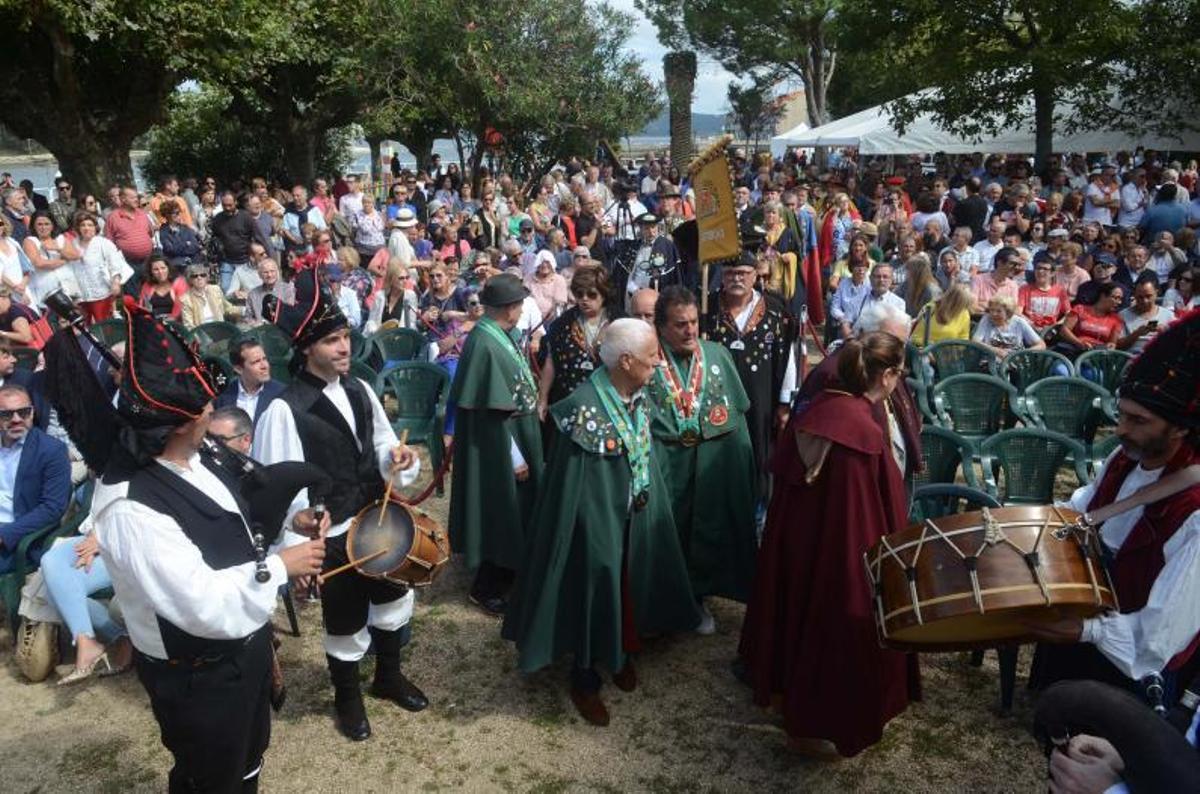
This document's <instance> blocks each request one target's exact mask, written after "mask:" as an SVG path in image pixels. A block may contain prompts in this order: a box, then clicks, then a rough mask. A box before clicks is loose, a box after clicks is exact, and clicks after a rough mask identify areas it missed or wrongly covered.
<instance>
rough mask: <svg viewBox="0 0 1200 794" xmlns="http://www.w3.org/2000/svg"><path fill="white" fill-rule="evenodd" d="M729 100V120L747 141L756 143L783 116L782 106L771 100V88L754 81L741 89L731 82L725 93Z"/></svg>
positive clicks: (767, 133) (772, 130) (772, 128)
mask: <svg viewBox="0 0 1200 794" xmlns="http://www.w3.org/2000/svg"><path fill="white" fill-rule="evenodd" d="M726 97H727V98H728V99H729V107H730V113H729V117H730V120H731V121H732V122H733V123H734V124H735V125H736V126H737V128H738V130H739V131H740V132H741V133H742V137H744V138H746V139H747V140H749V139H753V140H754V141H758V139H759V138H761V137H763V136H764V135H767V136H769V135H770V134H771V133H773V132H774V130H775V124H776V123H777V122H778V121H779V118H780V116H782V115H783V105H782V104H781V103H779V102H776V101H774V100H773V98H772V96H771V86H770V85H769V84H765V85H764V84H763V83H762V82H761V81H755V82H754V83H752V84H750V85H749V86H746V87H745V88H743V87H742V86H740V85H739V84H738V83H736V82H731V83H730V84H729V88H728V90H727V93H726Z"/></svg>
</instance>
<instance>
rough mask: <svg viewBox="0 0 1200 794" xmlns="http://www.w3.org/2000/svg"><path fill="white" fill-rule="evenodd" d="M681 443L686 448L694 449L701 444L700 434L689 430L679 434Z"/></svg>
mask: <svg viewBox="0 0 1200 794" xmlns="http://www.w3.org/2000/svg"><path fill="white" fill-rule="evenodd" d="M679 443H680V444H682V445H683V446H685V447H694V446H696V445H697V444H699V443H700V433H699V432H698V431H696V430H692V429H691V428H688V429H687V430H684V431H683V432H682V433H680V434H679Z"/></svg>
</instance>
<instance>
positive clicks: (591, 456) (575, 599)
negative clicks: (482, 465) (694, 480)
mask: <svg viewBox="0 0 1200 794" xmlns="http://www.w3.org/2000/svg"><path fill="white" fill-rule="evenodd" d="M550 410H551V413H552V414H553V417H554V421H555V423H556V425H557V426H558V428H559V430H561V432H558V433H555V434H554V439H553V442H552V446H551V451H550V458H549V463H548V464H547V466H546V472H545V476H544V479H543V486H542V492H541V495H540V497H539V498H538V503H537V507H536V509H535V510H534V516H533V520H532V522H531V524H530V546H529V554H528V556H527V559H526V562H525V565H524V566H522V569H521V571H520V573H519V574H518V575H517V581H516V585H515V587H514V588H513V594H512V596H511V597H510V600H509V606H508V615H507V617H506V618H505V621H504V629H503V636H504V637H505V639H509V640H513V641H515V642H516V643H517V650H518V652H519V655H520V660H519V666H520V669H521V670H523V671H525V672H531V671H533V670H537V669H540V668H542V667H544V666H546V665H548V664H551V663H552V662H554V661H555V659H557V658H559V657H561V656H563V655H564V654H568V653H570V654H573V655H574V656H575V659H576V660H577V662H578V663H579V664H581V665H585V666H586V665H590V664H592V663H599V664H602V665H604V666H606V667H608V668H609V669H610V670H613V671H616V670H620V669H621V668H622V667H623V666H624V665H625V652H624V650H623V647H622V637H621V626H622V612H621V569H622V563H623V561H624V564H625V566H626V568H627V573H628V585H629V596H630V601H631V608H632V612H633V620H634V624H635V626H636V628H637V631H638V633H639V634H648V633H652V632H668V631H688V630H691V629H694V628H695V627H696V625H697V624H698V623H699V620H700V616H699V613H698V612H697V610H696V604H695V601H694V600H693V598H692V591H691V585H690V583H689V581H688V574H687V567H686V564H685V562H684V559H683V552H682V550H681V549H680V547H679V539H678V536H677V535H676V533H675V525H674V523H673V522H672V520H671V509H670V494H669V492H668V491H667V488H666V483H665V482H664V480H663V477H662V474H661V472H660V471H659V468H658V465H657V463H656V462H655V460H654V458H653V454H654V453H653V452H652V453H651V455H652V457H651V461H650V500H649V502H647V504H646V507H645V508H644V509H643V510H641V511H638V512H631V508H630V507H629V481H630V477H631V475H630V471H629V463H628V462H627V461H626V459H625V456H624V446H623V445H622V443H621V439H620V437H619V436H618V435H617V432H616V429H615V428H614V427H613V426H612V423H611V422H610V421H609V420H608V415H607V414H606V413H605V411H604V408H603V406H602V405H601V403H600V399H599V397H598V396H597V394H596V388H595V386H593V385H592V383H591V381H590V380H588V381H584V382H583V383H582V384H581V385H580V386H579V387H578V388H577V389H576V390H575V391H574V392H573V393H572V394H571V395H570V396H569V397H567V398H566V399H564V400H561V401H560V402H557V403H555V404H554V405H553V406H552V407H551V409H550ZM627 526H628V553H627V554H626V553H625V552H624V548H625V543H626V527H627Z"/></svg>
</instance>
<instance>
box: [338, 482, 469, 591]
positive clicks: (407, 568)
mask: <svg viewBox="0 0 1200 794" xmlns="http://www.w3.org/2000/svg"><path fill="white" fill-rule="evenodd" d="M385 504H386V505H387V509H386V510H383V507H384V505H385ZM381 510H382V511H383V515H382V519H383V520H382V521H381V520H380V518H381V515H380V512H381ZM346 556H347V557H349V558H350V562H351V564H352V565H353V566H354V568H356V569H357V570H358V572H359V573H361V574H362V575H363V576H370V577H372V578H374V579H386V580H388V581H391V582H397V583H399V584H403V585H405V586H408V587H424V586H425V585H428V584H431V583H432V582H433V580H434V579H436V578H437V575H438V574H439V573H441V571H442V568H443V567H444V566H445V564H446V563H447V562H448V561H449V559H450V539H449V536H448V535H447V534H446V530H444V529H442V527H440V526H439V525H438V523H437V522H436V521H434V520H433V519H432V518H430V517H429V516H428V515H426V514H425V513H423V512H421V511H420V510H418V509H417V508H415V507H411V506H409V505H406V504H403V503H401V502H397V501H395V500H392V501H390V503H389V502H387V501H385V500H384V499H380V500H379V501H377V502H372V503H371V504H369V505H367V506H366V507H365V508H363V509H362V510H361V511H360V512H359V514H358V515H357V516H355V518H354V523H352V524H351V525H350V530H349V532H347V534H346ZM332 573H333V572H332V571H330V572H329V573H327V574H326V575H325V576H326V577H328V576H329V575H331V574H332Z"/></svg>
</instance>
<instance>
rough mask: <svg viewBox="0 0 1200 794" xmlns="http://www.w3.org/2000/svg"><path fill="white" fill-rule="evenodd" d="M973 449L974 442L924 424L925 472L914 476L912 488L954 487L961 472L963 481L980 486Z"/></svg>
mask: <svg viewBox="0 0 1200 794" xmlns="http://www.w3.org/2000/svg"><path fill="white" fill-rule="evenodd" d="M973 454H974V449H973V447H972V445H971V442H969V441H967V440H966V439H965V438H963V437H962V436H960V435H959V434H958V433H955V432H954V431H953V430H947V429H945V428H944V427H938V426H936V425H925V426H924V427H922V428H921V458H922V460H923V461H924V463H925V467H924V469H925V470H924V471H922V472H921V473H920V474H915V475H913V485H914V486H916V487H918V488H919V487H922V486H925V485H934V484H952V483H954V481H955V479H956V475H957V474H958V472H959V469H961V470H962V473H963V480H965V481H966V483H967V485H968V486H970V487H972V488H978V487H979V481H978V478H976V476H975V468H974V466H972V465H971V457H972V455H973Z"/></svg>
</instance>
